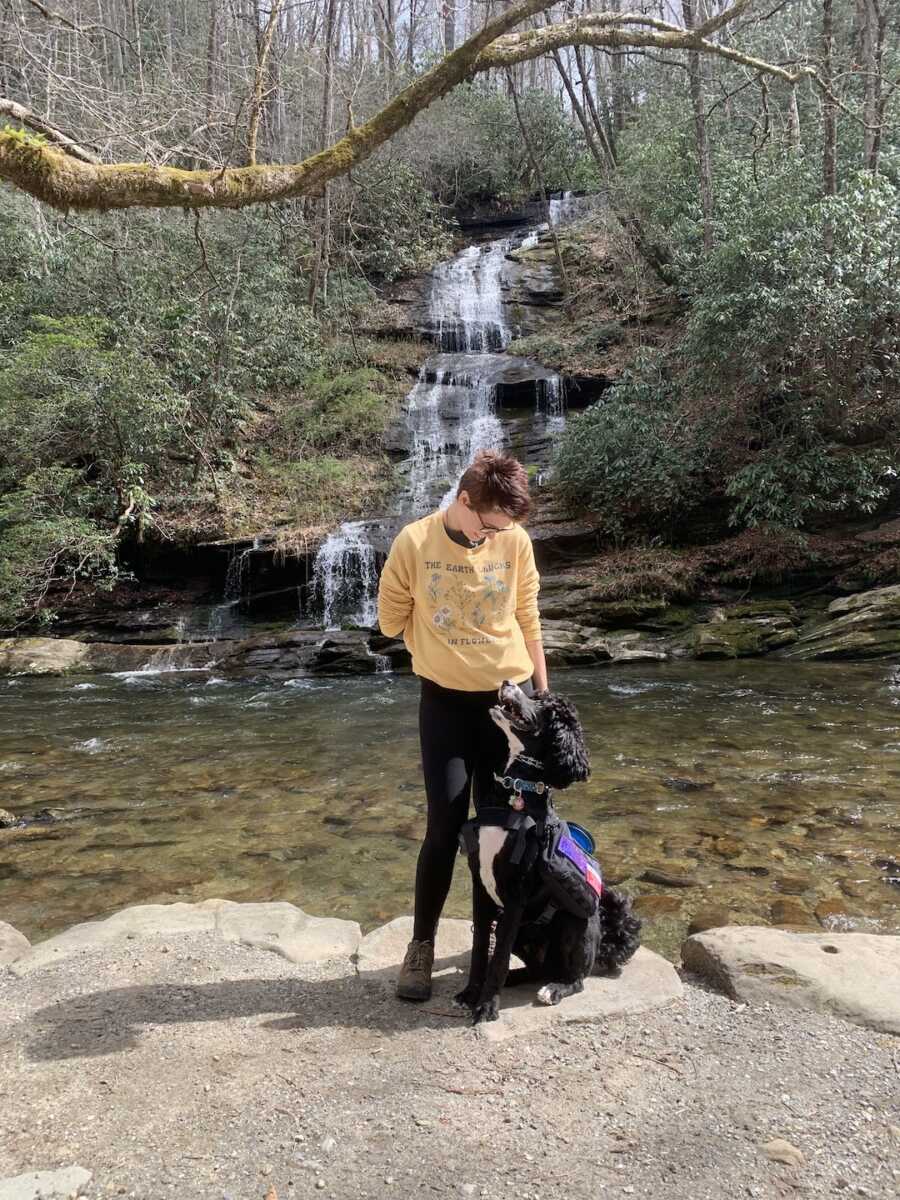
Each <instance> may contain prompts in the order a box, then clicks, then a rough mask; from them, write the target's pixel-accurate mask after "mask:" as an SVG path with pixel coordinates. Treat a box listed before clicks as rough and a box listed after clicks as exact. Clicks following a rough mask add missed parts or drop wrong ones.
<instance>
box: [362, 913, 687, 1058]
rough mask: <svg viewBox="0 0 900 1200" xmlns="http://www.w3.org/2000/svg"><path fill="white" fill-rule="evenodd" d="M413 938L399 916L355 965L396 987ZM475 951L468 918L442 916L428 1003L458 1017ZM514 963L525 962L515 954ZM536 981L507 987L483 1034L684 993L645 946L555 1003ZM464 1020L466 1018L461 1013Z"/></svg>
mask: <svg viewBox="0 0 900 1200" xmlns="http://www.w3.org/2000/svg"><path fill="white" fill-rule="evenodd" d="M411 937H412V917H397V918H396V920H394V921H391V922H390V923H389V924H387V925H382V926H381V927H380V928H379V929H374V930H373V931H372V932H371V933H369V934H367V935H366V937H364V938H363V940H362V942H361V943H360V947H359V952H358V955H357V966H358V969H359V973H360V975H364V976H366V977H367V978H369V979H376V980H380V981H381V982H383V983H384V984H385V985H386V986H387V987H389V988H391V989H393V986H394V984H395V982H396V979H397V974H398V972H399V970H400V964H401V962H402V961H403V955H404V954H405V953H406V947H407V944H408V942H409V940H410V938H411ZM471 950H472V926H471V924H470V923H469V922H468V921H453V920H445V921H441V922H440V924H439V926H438V932H437V937H436V939H435V964H434V966H435V970H434V976H433V979H434V991H433V994H432V998H431V1000H430V1001H428V1002H427V1003H426V1004H425V1005H424V1007H425V1008H426V1009H427V1010H428V1011H430V1012H432V1013H437V1014H439V1015H441V1014H443V1015H446V1016H453V1017H457V1018H460V1010H459V1009H456V1008H454V1007H453V996H454V994H455V993H456V992H458V991H459V990H460V989H461V988H462V987H463V986H464V985H465V983H466V980H467V979H468V974H469V970H468V968H469V956H470V953H471ZM511 965H512V966H514V967H515V966H521V965H522V964H521V963H520V962H519V960H518V959H517V958H513V959H512V964H511ZM537 991H538V988H537V986H527V987H515V988H505V989H504V991H503V993H502V995H501V1001H500V1019H499V1020H498V1021H489V1022H486V1023H485V1024H483V1025H479V1026H477V1030H478V1034H479V1036H480V1037H486V1038H489V1039H490V1040H492V1041H502V1040H503V1039H505V1038H509V1037H517V1036H519V1035H520V1034H525V1033H532V1032H539V1031H540V1030H542V1029H547V1028H548V1027H549V1026H550V1025H559V1024H568V1023H571V1022H585V1021H602V1020H606V1019H607V1018H608V1017H614V1016H619V1015H620V1014H622V1013H635V1012H644V1011H646V1010H647V1009H650V1008H658V1007H660V1006H661V1005H664V1004H669V1003H671V1001H673V1000H677V999H678V997H679V996H681V994H682V992H683V987H682V983H681V980H680V979H679V978H678V973H677V972H676V970H675V968H674V967H673V966H672V964H671V963H670V962H667V961H666V959H664V958H662V957H661V956H660V955H658V954H654V953H653V951H652V950H646V949H644V948H643V947H642V948H641V949H640V950H638V952H637V954H636V955H635V956H634V958H633V959H632V960H631V962H629V963H627V964H626V966H625V967H624V968H623V971H622V974H621V976H620V977H619V978H618V979H600V978H591V979H586V980H585V983H584V991H583V992H582V993H581V994H580V995H578V996H569V997H568V998H567V999H565V1000H563V1001H562V1003H560V1004H557V1005H555V1006H553V1007H549V1006H547V1005H545V1004H540V1003H539V1002H538V1001H537V998H536V997H537ZM461 1019H463V1020H464V1019H465V1015H464V1014H463V1016H462V1018H461Z"/></svg>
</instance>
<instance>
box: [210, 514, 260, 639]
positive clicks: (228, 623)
mask: <svg viewBox="0 0 900 1200" xmlns="http://www.w3.org/2000/svg"><path fill="white" fill-rule="evenodd" d="M258 548H259V538H258V537H255V538H254V539H253V544H252V545H251V546H248V547H247V548H246V549H245V550H236V551H234V552H233V553H232V555H231V558H230V559H229V560H228V568H227V570H226V572H225V587H224V588H223V590H222V602H221V603H220V604H217V605H215V607H214V608H213V609H212V610H211V611H210V614H209V625H208V627H207V631H206V636H207V638H209V639H210V640H211V641H217V640H218V639H219V638H222V637H225V635H226V633H228V632H230V631H231V628H232V626H233V625H234V624H235V623H236V618H237V613H238V609H239V607H240V604H241V600H242V599H243V596H244V584H245V582H246V578H247V568H248V567H249V565H250V555H251V554H252V553H253V551H254V550H257V549H258Z"/></svg>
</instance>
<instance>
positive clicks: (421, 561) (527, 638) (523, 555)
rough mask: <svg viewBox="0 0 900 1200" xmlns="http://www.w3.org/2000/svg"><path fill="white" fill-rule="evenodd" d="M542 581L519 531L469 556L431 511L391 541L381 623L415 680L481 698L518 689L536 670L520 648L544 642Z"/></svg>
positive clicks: (490, 541)
mask: <svg viewBox="0 0 900 1200" xmlns="http://www.w3.org/2000/svg"><path fill="white" fill-rule="evenodd" d="M539 587H540V577H539V575H538V572H537V568H536V567H535V565H534V552H533V550H532V548H531V538H530V537H529V536H528V534H527V532H526V531H525V530H524V529H523V528H522V526H521V525H515V526H513V528H512V529H510V530H509V531H508V532H503V533H499V534H497V536H496V537H494V538H488V539H487V540H486V541H485V542H483V543H482V545H480V546H477V547H475V548H474V549H472V550H469V549H467V548H466V547H464V546H460V545H458V544H457V543H456V542H454V541H453V539H452V538H451V537H450V535H449V534H448V533H447V530H446V529H445V528H444V514H443V513H442V512H433V513H431V514H430V515H429V516H427V517H422V519H421V520H420V521H413V522H412V523H411V524H409V525H406V526H404V528H403V529H401V530H400V532H399V533H398V534H397V536H396V538H395V539H394V544H393V545H392V546H391V552H390V554H389V555H388V559H387V562H386V563H385V564H384V570H383V571H382V573H381V582H380V584H379V586H378V623H379V625H380V626H381V631H382V633H384V634H386V635H387V636H388V637H398V636H399V635H400V634H401V633H402V634H403V640H404V642H405V643H406V646H407V649H408V650H409V652H410V654H411V655H412V667H413V671H414V672H415V673H416V675H421V676H423V677H424V678H425V679H430V680H432V681H433V682H434V683H438V684H440V685H441V687H446V688H455V689H457V690H459V691H464V692H482V691H488V690H489V689H491V688H495V687H497V686H499V684H500V683H502V682H503V680H504V679H511V680H513V682H515V683H521V682H522V681H523V680H524V679H529V678H530V677H531V674H532V670H533V666H532V662H531V656H530V655H529V653H528V650H527V648H526V645H525V643H526V642H537V641H540V639H541V625H540V618H539V616H538V605H537V596H538V589H539Z"/></svg>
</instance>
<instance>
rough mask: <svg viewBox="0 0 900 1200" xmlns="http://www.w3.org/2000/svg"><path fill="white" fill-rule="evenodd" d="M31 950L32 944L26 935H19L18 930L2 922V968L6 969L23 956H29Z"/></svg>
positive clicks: (0, 932)
mask: <svg viewBox="0 0 900 1200" xmlns="http://www.w3.org/2000/svg"><path fill="white" fill-rule="evenodd" d="M30 949H31V942H29V940H28V938H27V937H26V936H25V934H24V933H19V931H18V929H14V928H13V927H12V925H7V923H6V922H5V921H0V967H6V966H8V965H9V964H10V963H12V962H15V961H16V959H17V958H21V957H22V955H23V954H27V953H28V951H29V950H30Z"/></svg>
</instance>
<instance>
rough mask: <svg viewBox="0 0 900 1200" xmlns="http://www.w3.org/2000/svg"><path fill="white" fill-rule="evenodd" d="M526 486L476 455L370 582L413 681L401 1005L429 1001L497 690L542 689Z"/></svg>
mask: <svg viewBox="0 0 900 1200" xmlns="http://www.w3.org/2000/svg"><path fill="white" fill-rule="evenodd" d="M528 510H529V497H528V476H527V474H526V472H525V468H524V467H523V466H522V464H521V463H520V462H517V461H516V460H515V459H514V458H508V457H506V456H504V455H502V454H500V453H498V452H497V451H495V450H485V451H482V453H480V454H479V455H478V456H477V457H476V459H475V462H474V463H473V464H472V466H471V467H469V468H468V470H467V471H466V472H465V473H464V474H463V477H462V479H461V480H460V481H459V486H458V488H457V492H456V499H455V500H454V501H453V503H452V504H450V506H449V507H448V508H447V509H446V511H443V512H442V511H438V512H433V513H431V514H430V515H429V516H427V517H423V518H422V519H421V520H419V521H413V522H412V523H411V524H409V525H407V526H405V527H404V528H403V529H401V531H400V533H399V534H398V535H397V537H396V538H395V539H394V544H393V545H392V546H391V552H390V554H389V555H388V559H387V562H386V563H385V565H384V570H383V572H382V575H381V582H380V584H379V589H378V621H379V624H380V626H381V629H382V632H383V633H385V634H387V635H388V636H389V637H398V636H399V635H400V634H401V633H402V634H403V639H404V641H405V642H406V645H407V648H408V649H409V651H410V653H411V654H412V668H413V671H414V672H415V674H416V675H418V676H419V678H420V679H421V687H422V692H421V699H420V703H419V737H420V741H421V745H422V766H423V769H424V772H425V793H426V796H427V800H428V823H427V827H426V831H425V840H424V842H423V843H422V848H421V850H420V851H419V862H418V866H417V869H416V899H415V918H414V926H413V940H412V941H411V942H410V943H409V947H408V949H407V952H406V957H405V959H404V961H403V968H402V970H401V972H400V978H399V980H398V983H397V995H398V996H400V997H402V998H403V999H404V1000H427V999H428V998H429V997H430V995H431V970H432V966H433V963H434V935H435V931H436V929H437V923H438V918H439V917H440V915H441V910H442V909H443V907H444V902H445V900H446V899H447V893H448V892H449V890H450V882H451V879H452V877H453V864H454V860H455V858H456V852H457V837H458V834H459V831H460V829H461V828H462V826H463V824H464V823H465V821H466V818H467V817H468V812H469V796H470V793H471V791H472V788H473V784H474V790H475V799H476V802H477V800H478V798H479V797H480V796H482V795H486V794H487V792H488V790H489V789H490V786H491V783H492V779H491V771H490V769H489V768H488V767H487V766H486V764H485V762H484V753H485V748H486V746H487V745H488V744H489V742H488V739H489V737H490V736H491V734H492V732H493V725H492V722H491V719H490V716H489V715H488V709H489V708H490V707H491V705H492V704H494V703H496V698H497V688H498V687H499V685H500V684H501V683H502V682H503V680H504V679H511V680H513V681H514V682H515V683H519V684H522V685H523V687H524V690H525V691H527V692H528V693H529V694H530V693H531V690H532V687H533V688H535V689H537V690H538V691H541V690H543V689H545V688H546V687H547V666H546V663H545V661H544V650H543V645H542V643H541V626H540V619H539V616H538V605H537V596H538V588H539V585H540V581H539V577H538V573H537V568H536V567H535V565H534V553H533V551H532V548H531V538H530V537H529V536H528V534H527V533H526V531H525V530H524V529H523V528H522V526H521V525H519V524H518V522H519V521H521V520H522V518H523V517H525V516H526V515H527V514H528Z"/></svg>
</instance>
